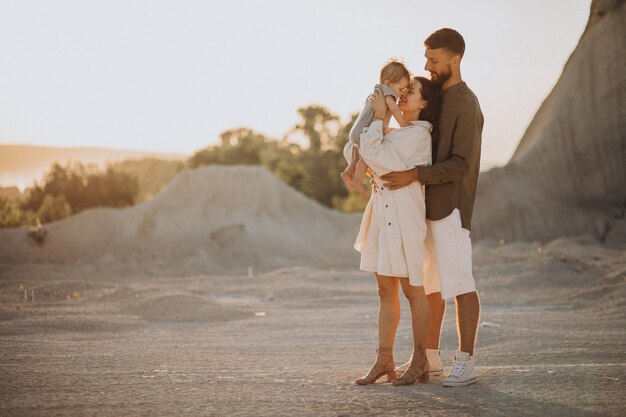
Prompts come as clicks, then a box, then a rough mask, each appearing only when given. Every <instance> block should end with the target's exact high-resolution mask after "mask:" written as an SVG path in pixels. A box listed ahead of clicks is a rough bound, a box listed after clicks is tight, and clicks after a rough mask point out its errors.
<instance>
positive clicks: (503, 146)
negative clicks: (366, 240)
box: [0, 0, 591, 165]
mask: <svg viewBox="0 0 626 417" xmlns="http://www.w3.org/2000/svg"><path fill="white" fill-rule="evenodd" d="M590 4H591V1H590V0H506V1H500V0H475V1H471V2H470V1H466V0H445V1H443V0H441V1H408V0H387V1H384V2H381V1H370V0H348V1H345V0H341V1H340V0H317V1H311V0H266V1H254V0H228V1H226V0H224V1H219V2H216V1H199V0H197V1H188V0H178V1H174V0H171V1H157V0H101V1H93V0H74V1H67V0H56V1H46V0H41V1H30V0H13V1H9V0H0V143H13V144H18V143H19V144H37V145H47V146H98V147H112V148H122V149H136V150H148V151H166V152H182V153H189V154H190V153H192V152H194V151H195V150H198V149H200V148H203V147H205V146H207V145H209V144H211V143H215V142H216V141H217V139H218V135H219V133H220V132H222V131H224V130H226V129H230V128H235V127H240V126H247V127H251V128H253V129H256V130H258V131H261V132H264V133H266V134H268V135H270V136H275V137H281V136H282V135H283V134H284V133H286V132H287V131H288V130H289V129H290V128H291V127H292V126H293V125H294V124H295V123H297V121H298V117H297V114H296V109H297V108H298V107H301V106H304V105H307V104H310V103H317V104H322V105H324V106H326V107H328V108H329V109H330V110H331V111H333V112H334V113H336V114H338V115H339V116H340V117H342V119H343V121H347V119H348V117H349V115H350V114H351V113H352V112H355V111H358V110H360V109H361V106H362V103H363V100H364V98H365V96H366V95H367V94H368V93H369V91H370V90H371V88H372V86H373V85H374V84H375V83H376V82H377V77H378V72H379V69H380V67H381V65H382V64H383V63H384V62H385V61H386V60H387V59H388V58H390V57H400V58H403V59H404V60H405V62H406V63H407V64H408V66H409V68H410V69H411V70H412V71H413V72H414V73H416V74H417V75H425V74H424V70H423V66H424V57H423V54H424V47H423V40H424V39H425V38H426V37H427V36H428V35H429V34H430V33H431V32H433V31H434V30H436V29H439V28H441V27H452V28H455V29H457V30H458V31H459V32H460V33H461V34H462V35H463V36H464V38H465V41H466V44H467V47H466V53H465V57H464V59H463V62H462V66H461V68H462V74H463V78H464V79H465V81H466V82H467V83H468V85H469V86H470V88H472V89H473V90H474V92H475V93H476V95H477V96H478V98H479V100H480V102H481V106H482V109H483V113H484V115H485V129H484V133H483V161H484V163H486V164H489V165H491V164H493V163H499V164H504V163H505V162H506V161H507V160H508V159H509V158H510V156H511V155H512V153H513V151H514V149H515V147H516V145H517V143H518V142H519V139H520V138H521V136H522V135H523V133H524V131H525V129H526V127H527V125H528V123H529V122H530V120H531V119H532V117H533V115H534V114H535V112H536V111H537V109H538V107H539V106H540V104H541V102H542V101H543V99H544V98H545V97H546V95H547V94H548V93H549V92H550V90H551V89H552V87H553V85H554V83H555V82H556V80H557V79H558V77H559V76H560V74H561V71H562V68H563V65H564V64H565V62H566V60H567V58H568V57H569V55H570V54H571V52H572V51H573V49H574V48H575V46H576V44H577V42H578V40H579V38H580V35H581V34H582V32H583V30H584V27H585V25H586V22H587V18H588V14H589V7H590Z"/></svg>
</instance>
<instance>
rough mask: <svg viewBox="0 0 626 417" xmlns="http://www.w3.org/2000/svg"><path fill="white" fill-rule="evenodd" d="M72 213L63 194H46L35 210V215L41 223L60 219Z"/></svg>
mask: <svg viewBox="0 0 626 417" xmlns="http://www.w3.org/2000/svg"><path fill="white" fill-rule="evenodd" d="M71 213H72V208H71V207H70V205H69V204H68V202H67V200H66V199H65V196H64V195H61V194H59V195H56V196H53V195H50V194H46V196H45V197H44V199H43V201H42V202H41V206H40V207H39V210H37V217H38V218H39V219H40V220H41V221H42V222H43V223H49V222H53V221H55V220H61V219H64V218H66V217H67V216H69V215H70V214H71Z"/></svg>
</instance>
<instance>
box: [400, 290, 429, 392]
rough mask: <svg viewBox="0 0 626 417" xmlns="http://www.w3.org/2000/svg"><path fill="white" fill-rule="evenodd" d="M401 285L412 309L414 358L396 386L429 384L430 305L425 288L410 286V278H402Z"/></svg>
mask: <svg viewBox="0 0 626 417" xmlns="http://www.w3.org/2000/svg"><path fill="white" fill-rule="evenodd" d="M400 283H401V284H402V292H404V295H405V296H406V298H407V300H408V301H409V307H410V309H411V324H412V328H413V356H412V357H411V364H410V365H409V368H408V369H407V370H406V371H405V372H404V373H403V374H402V375H401V376H400V377H399V378H398V379H397V380H396V381H394V385H410V384H414V383H415V382H417V381H418V380H419V381H421V382H427V381H428V369H429V365H428V360H427V359H426V339H427V338H428V320H429V318H430V305H429V303H428V298H427V297H426V293H425V292H424V287H423V286H419V287H418V286H413V285H411V284H409V279H408V278H400Z"/></svg>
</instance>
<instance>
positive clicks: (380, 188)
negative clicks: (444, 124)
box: [344, 77, 441, 385]
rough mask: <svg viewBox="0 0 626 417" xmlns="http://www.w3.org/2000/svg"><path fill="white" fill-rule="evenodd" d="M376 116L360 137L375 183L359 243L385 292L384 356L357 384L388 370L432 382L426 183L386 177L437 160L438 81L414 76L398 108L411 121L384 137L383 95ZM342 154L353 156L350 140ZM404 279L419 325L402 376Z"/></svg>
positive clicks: (375, 102)
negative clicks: (394, 184) (393, 182)
mask: <svg viewBox="0 0 626 417" xmlns="http://www.w3.org/2000/svg"><path fill="white" fill-rule="evenodd" d="M371 102H372V107H373V108H374V111H375V114H376V116H375V120H374V122H372V124H371V125H370V127H369V128H368V129H367V130H366V131H364V132H363V133H362V134H361V136H360V143H358V144H355V145H354V146H357V147H358V148H359V155H360V157H361V158H363V160H364V161H365V162H366V163H367V165H368V166H369V167H370V169H371V171H372V174H373V177H372V178H373V181H374V183H375V187H374V190H373V192H372V195H371V197H370V200H369V202H368V204H367V207H366V208H365V212H364V213H363V220H362V222H361V227H360V230H359V235H358V236H357V240H356V243H355V245H354V246H355V248H356V249H357V250H358V251H359V252H361V269H362V270H365V271H370V272H374V274H375V276H376V281H377V283H378V295H379V298H380V307H379V316H378V349H377V352H378V355H377V358H376V363H375V364H374V365H373V366H372V368H371V369H370V371H369V373H368V374H367V375H366V376H364V377H362V378H359V379H357V380H356V381H355V382H356V383H357V384H359V385H367V384H372V383H374V382H376V381H377V380H378V379H379V378H381V377H382V376H384V375H387V378H388V379H389V380H391V381H392V382H393V384H394V385H409V384H414V383H415V382H417V381H418V380H420V381H421V382H427V381H428V369H429V366H428V361H427V359H426V352H425V345H426V336H427V332H428V320H429V314H430V309H429V305H428V300H427V298H426V294H425V292H424V284H423V268H424V239H425V237H426V206H425V203H424V187H423V186H422V185H421V184H420V183H418V182H414V183H413V184H411V185H409V186H407V187H403V188H400V189H397V190H389V189H386V188H385V186H384V183H383V181H381V179H380V177H381V176H382V175H384V174H386V173H388V172H391V171H404V170H407V169H411V168H413V167H415V166H417V165H426V164H430V163H431V160H432V151H431V149H432V143H431V131H432V127H433V125H434V124H435V123H436V122H437V119H438V118H439V113H440V108H441V97H440V91H439V88H438V87H437V86H436V85H435V84H434V83H432V82H431V81H430V80H428V79H426V78H423V77H414V78H413V80H412V83H411V85H410V86H409V88H408V91H407V92H406V93H405V94H404V95H403V96H402V97H401V98H400V100H399V103H398V105H399V107H400V110H401V111H402V114H403V116H404V120H405V121H407V122H409V123H408V126H406V127H403V128H400V129H396V130H393V131H392V132H390V133H389V134H388V135H386V136H383V132H382V126H383V121H382V119H383V118H384V117H385V114H386V105H385V101H384V97H383V96H382V94H381V93H380V92H378V91H377V92H375V93H374V94H373V95H372V98H371ZM344 154H345V155H346V157H347V158H348V157H349V156H351V155H352V145H348V146H347V147H346V149H345V152H344ZM398 284H400V285H401V286H402V291H403V292H404V295H405V296H406V298H407V300H408V301H409V305H410V308H411V321H412V328H413V357H412V360H411V364H410V366H409V368H408V369H407V370H406V371H405V372H404V373H403V374H402V375H401V376H400V377H399V378H397V379H396V372H395V364H394V361H393V344H394V339H395V334H396V329H397V327H398V322H399V321H400V300H399V298H398Z"/></svg>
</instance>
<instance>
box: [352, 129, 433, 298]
mask: <svg viewBox="0 0 626 417" xmlns="http://www.w3.org/2000/svg"><path fill="white" fill-rule="evenodd" d="M382 129H383V124H382V121H380V120H375V121H374V122H372V124H371V125H370V127H369V128H367V129H366V130H364V131H363V133H362V134H361V136H360V145H359V154H360V155H361V158H363V160H364V161H365V162H366V163H367V165H368V166H369V167H370V169H371V170H372V172H373V178H374V181H375V182H376V185H377V190H376V191H373V192H372V195H371V197H370V199H369V202H368V203H367V207H366V208H365V212H364V213H363V219H362V220H361V227H360V229H359V234H358V236H357V238H356V242H355V244H354V248H355V249H356V250H357V251H359V252H360V253H361V269H362V270H364V271H370V272H377V273H378V274H380V275H388V276H394V277H408V278H409V282H410V284H411V285H417V286H421V285H424V284H423V282H424V240H425V238H426V205H425V202H424V186H423V185H422V184H420V183H419V182H414V183H412V184H411V185H408V186H406V187H403V188H400V189H397V190H389V189H387V188H385V187H384V184H383V183H384V181H382V180H381V179H380V177H381V176H382V175H385V174H387V173H389V172H393V171H395V172H397V171H406V170H408V169H412V168H414V167H415V166H417V165H430V164H431V163H432V143H431V134H430V132H431V130H432V125H431V124H430V123H429V122H426V121H416V122H412V123H410V124H409V125H408V126H406V127H403V128H400V129H396V130H394V131H392V132H391V133H389V134H388V135H387V136H385V137H383V132H382ZM352 148H353V144H352V143H351V142H348V143H347V144H346V146H345V148H344V156H345V157H346V159H348V161H350V160H351V159H352Z"/></svg>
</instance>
